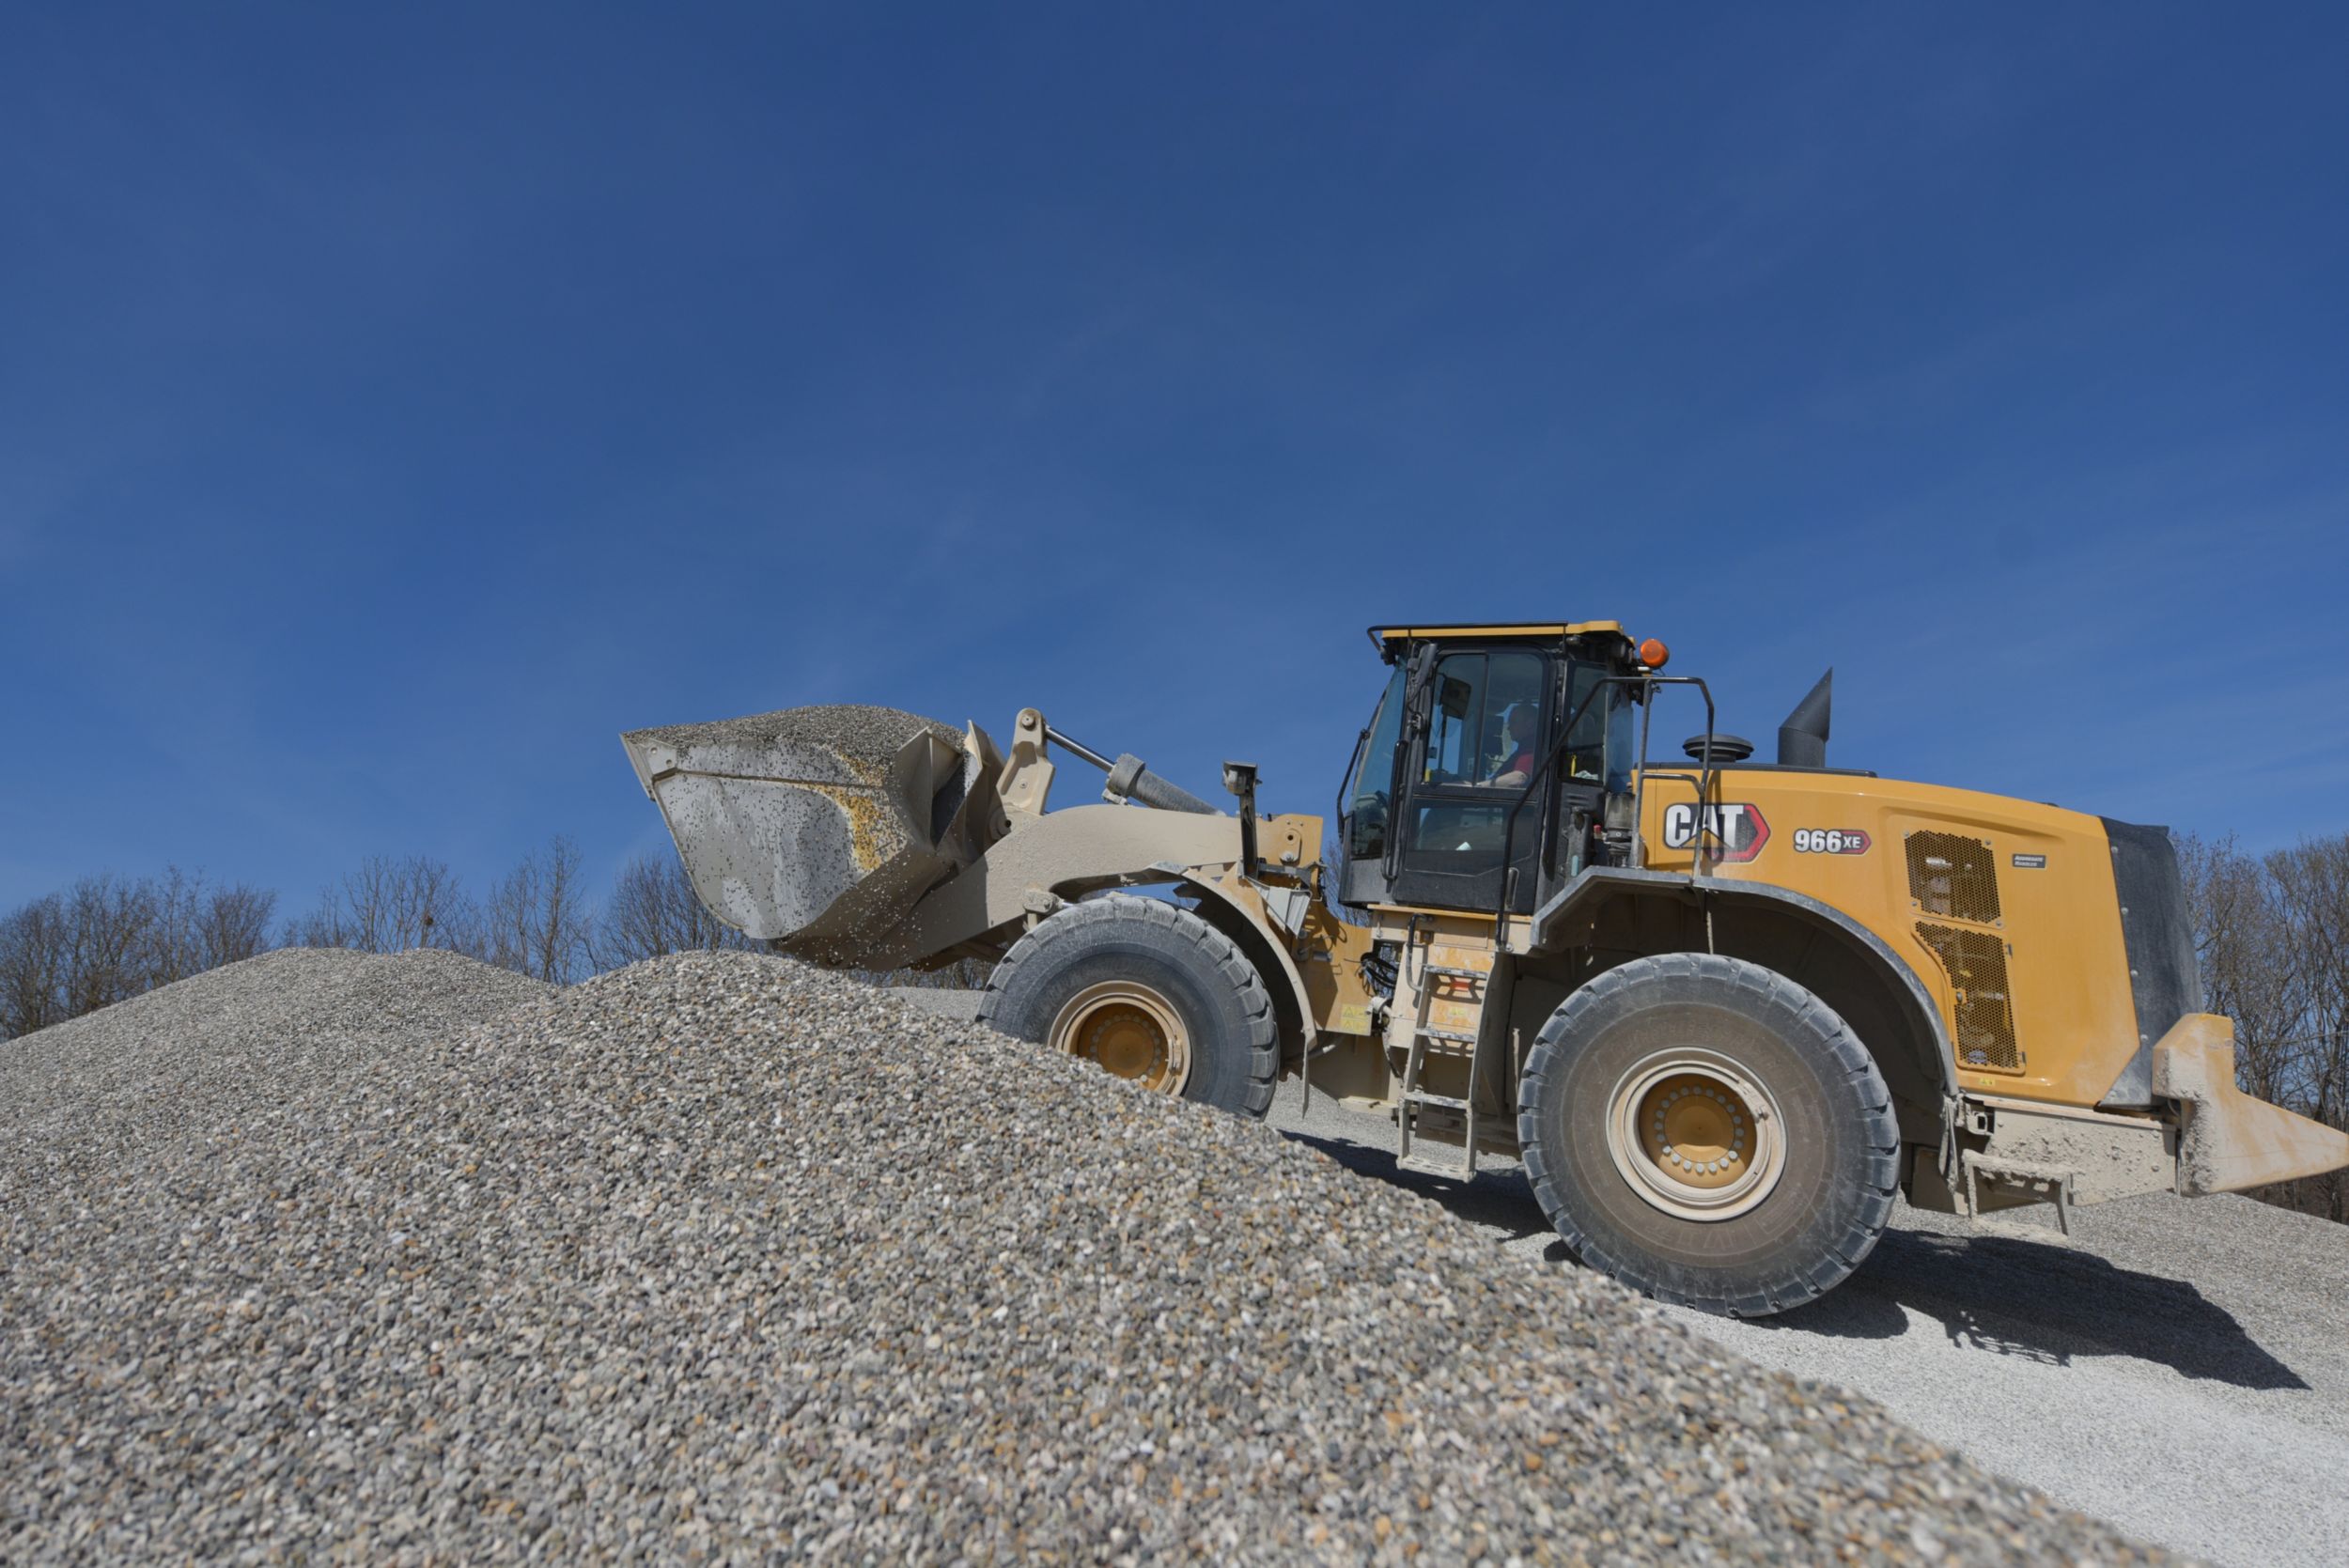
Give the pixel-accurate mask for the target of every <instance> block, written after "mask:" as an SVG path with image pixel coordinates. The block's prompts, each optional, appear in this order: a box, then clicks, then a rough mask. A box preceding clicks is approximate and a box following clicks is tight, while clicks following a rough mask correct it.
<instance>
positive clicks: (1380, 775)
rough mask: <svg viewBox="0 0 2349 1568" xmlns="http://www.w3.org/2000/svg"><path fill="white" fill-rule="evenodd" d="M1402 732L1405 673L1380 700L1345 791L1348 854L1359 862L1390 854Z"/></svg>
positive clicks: (1398, 672) (1398, 671)
mask: <svg viewBox="0 0 2349 1568" xmlns="http://www.w3.org/2000/svg"><path fill="white" fill-rule="evenodd" d="M1402 729H1403V671H1402V670H1401V668H1399V667H1398V668H1397V669H1396V670H1395V672H1394V677H1393V678H1392V680H1390V681H1388V682H1387V690H1386V692H1385V694H1384V695H1383V696H1381V697H1380V698H1379V699H1378V709H1377V712H1376V713H1374V714H1372V715H1371V719H1370V738H1369V739H1367V740H1365V741H1363V742H1362V754H1361V759H1360V760H1359V761H1358V762H1356V764H1355V765H1354V777H1353V778H1352V779H1351V780H1349V781H1348V782H1347V784H1346V853H1347V854H1348V855H1351V856H1353V857H1355V858H1356V859H1358V860H1377V859H1379V858H1381V857H1383V856H1384V855H1385V854H1386V852H1387V786H1388V784H1389V783H1390V781H1392V779H1393V777H1394V742H1395V737H1396V736H1398V735H1400V734H1401V733H1402Z"/></svg>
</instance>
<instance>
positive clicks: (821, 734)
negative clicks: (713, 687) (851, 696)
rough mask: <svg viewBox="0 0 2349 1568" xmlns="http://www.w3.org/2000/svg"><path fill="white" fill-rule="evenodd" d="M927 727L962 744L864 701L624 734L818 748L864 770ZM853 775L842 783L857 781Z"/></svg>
mask: <svg viewBox="0 0 2349 1568" xmlns="http://www.w3.org/2000/svg"><path fill="white" fill-rule="evenodd" d="M925 730H927V731H928V732H929V733H930V734H932V735H934V736H937V737H939V738H940V739H941V740H943V741H945V742H946V744H948V745H949V746H954V747H957V748H958V747H960V746H961V744H962V732H961V731H960V730H957V729H955V728H953V727H951V726H949V725H946V724H941V723H940V722H938V721H937V720H935V719H925V718H923V717H922V716H921V715H920V714H918V713H908V712H905V711H904V710H903V709H901V708H894V707H876V706H871V705H870V704H865V703H832V704H827V705H818V706H814V707H786V708H782V709H779V710H778V711H776V712H773V713H753V714H748V715H746V716H744V717H742V718H739V719H716V720H711V721H709V722H706V723H698V724H665V725H662V726H661V727H659V728H657V729H644V730H630V731H629V732H628V733H627V734H626V735H624V736H622V737H621V738H622V739H624V740H628V741H646V742H650V743H652V744H655V745H661V746H668V747H672V748H674V749H675V750H677V751H678V752H685V751H689V750H691V749H692V748H694V747H701V746H713V747H714V746H723V747H730V748H739V749H741V750H744V751H749V752H762V751H767V750H770V749H773V748H777V747H787V748H789V749H790V750H791V753H792V754H794V755H801V754H803V753H805V752H806V749H807V748H810V747H814V748H819V749H826V750H831V751H834V752H838V753H841V754H842V755H844V756H846V757H849V758H853V759H854V760H855V761H856V762H857V763H859V764H861V765H862V767H863V768H864V769H865V770H866V772H865V774H864V775H862V776H869V774H870V772H871V771H874V770H878V769H880V768H886V767H887V766H888V764H889V760H890V759H891V758H892V757H894V756H895V755H896V754H897V753H898V751H899V750H900V749H902V748H903V747H904V745H905V743H906V742H907V741H909V740H910V739H912V738H913V737H915V736H917V735H919V734H921V733H922V732H923V731H925ZM860 776H861V775H859V774H855V773H851V774H848V775H846V776H844V777H843V778H842V779H841V781H840V782H842V783H856V782H859V778H860Z"/></svg>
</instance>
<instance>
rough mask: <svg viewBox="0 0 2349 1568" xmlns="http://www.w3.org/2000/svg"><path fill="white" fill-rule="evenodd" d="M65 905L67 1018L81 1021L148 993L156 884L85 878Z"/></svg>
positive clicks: (112, 877)
mask: <svg viewBox="0 0 2349 1568" xmlns="http://www.w3.org/2000/svg"><path fill="white" fill-rule="evenodd" d="M65 902H66V921H67V932H68V935H69V938H70V941H69V945H68V947H67V962H66V973H65V1004H66V1016H67V1017H76V1018H78V1017H81V1016H82V1015H83V1014H85V1013H94V1012H96V1011H97V1010H98V1009H100V1008H101V1007H106V1006H111V1005H112V1004H113V1003H115V1002H117V1001H122V1000H123V999H124V998H125V997H133V996H136V995H138V994H139V993H140V992H141V991H143V990H145V989H147V984H146V981H147V948H148V935H149V933H150V931H151V930H152V927H153V924H154V919H155V890H154V886H153V884H151V883H148V882H126V881H123V880H122V879H120V878H119V877H115V876H113V875H111V874H107V875H102V876H98V877H83V878H82V879H81V880H80V881H78V882H76V883H74V884H73V886H72V887H71V888H70V889H69V890H68V891H67V893H66V895H65Z"/></svg>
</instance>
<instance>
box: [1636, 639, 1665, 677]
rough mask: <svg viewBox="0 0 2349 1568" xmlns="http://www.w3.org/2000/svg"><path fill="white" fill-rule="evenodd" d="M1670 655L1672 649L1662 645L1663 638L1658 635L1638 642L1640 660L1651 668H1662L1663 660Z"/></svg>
mask: <svg viewBox="0 0 2349 1568" xmlns="http://www.w3.org/2000/svg"><path fill="white" fill-rule="evenodd" d="M1671 657H1672V649H1670V648H1668V647H1666V646H1665V645H1664V640H1663V639H1662V638H1660V637H1651V638H1649V639H1648V640H1647V641H1646V642H1644V643H1641V644H1640V662H1641V663H1642V664H1644V665H1646V666H1647V667H1648V668H1649V669H1651V670H1660V669H1662V668H1663V667H1664V660H1668V659H1670V658H1671Z"/></svg>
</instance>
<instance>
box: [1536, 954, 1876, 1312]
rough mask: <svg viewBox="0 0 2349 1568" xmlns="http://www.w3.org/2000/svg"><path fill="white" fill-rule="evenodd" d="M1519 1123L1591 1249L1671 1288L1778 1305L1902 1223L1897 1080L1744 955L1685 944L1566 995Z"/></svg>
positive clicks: (1849, 1263)
mask: <svg viewBox="0 0 2349 1568" xmlns="http://www.w3.org/2000/svg"><path fill="white" fill-rule="evenodd" d="M1518 1105H1519V1108H1520V1109H1519V1111H1518V1116H1517V1136H1518V1140H1519V1141H1520V1143H1521V1144H1522V1145H1523V1151H1524V1157H1525V1167H1526V1174H1527V1175H1528V1177H1530V1178H1531V1179H1532V1184H1533V1193H1534V1196H1535V1197H1536V1198H1538V1199H1539V1200H1540V1202H1541V1205H1542V1209H1543V1212H1545V1213H1546V1214H1548V1217H1549V1221H1550V1223H1551V1224H1552V1225H1554V1226H1556V1227H1557V1229H1558V1234H1560V1235H1562V1236H1563V1237H1564V1238H1565V1242H1566V1245H1567V1247H1568V1248H1569V1249H1570V1250H1572V1251H1573V1252H1574V1254H1575V1256H1576V1257H1577V1258H1578V1259H1579V1261H1580V1262H1582V1263H1583V1264H1585V1265H1588V1266H1590V1267H1593V1268H1596V1269H1599V1270H1601V1271H1603V1272H1605V1273H1607V1274H1610V1275H1611V1276H1613V1277H1614V1278H1615V1279H1617V1280H1619V1281H1623V1282H1624V1283H1625V1284H1626V1285H1629V1286H1631V1287H1632V1288H1634V1289H1636V1290H1640V1291H1642V1292H1644V1293H1646V1294H1647V1295H1650V1296H1656V1297H1657V1298H1658V1299H1660V1300H1665V1301H1672V1302H1676V1303H1678V1304H1680V1305H1682V1306H1688V1307H1694V1308H1697V1309H1699V1310H1700V1311H1703V1312H1714V1313H1717V1314H1720V1315H1724V1316H1732V1317H1758V1316H1763V1315H1766V1314H1768V1313H1771V1312H1783V1311H1785V1310H1786V1309H1787V1308H1789V1307H1797V1306H1800V1305H1801V1304H1802V1303H1804V1302H1806V1301H1811V1300H1813V1299H1815V1298H1817V1297H1818V1296H1820V1295H1822V1294H1823V1293H1825V1292H1826V1291H1828V1290H1829V1289H1831V1288H1833V1287H1834V1286H1835V1285H1836V1284H1838V1283H1839V1282H1841V1281H1843V1279H1844V1277H1845V1276H1847V1275H1849V1274H1850V1273H1851V1271H1852V1270H1853V1269H1854V1268H1857V1267H1858V1266H1859V1263H1860V1261H1861V1260H1862V1259H1864V1258H1865V1257H1866V1256H1867V1255H1868V1253H1869V1251H1870V1250H1872V1249H1874V1248H1875V1244H1876V1239H1877V1237H1879V1236H1881V1235H1882V1234H1884V1226H1885V1222H1886V1220H1887V1219H1888V1218H1889V1217H1890V1214H1891V1209H1892V1192H1893V1188H1894V1186H1895V1185H1896V1182H1897V1178H1898V1171H1899V1153H1900V1130H1899V1126H1898V1124H1897V1122H1896V1121H1895V1119H1894V1116H1893V1112H1892V1096H1891V1094H1890V1091H1889V1090H1888V1089H1887V1088H1886V1087H1885V1083H1884V1078H1883V1075H1882V1074H1881V1073H1879V1072H1878V1071H1877V1070H1876V1065H1875V1062H1874V1061H1873V1060H1872V1059H1871V1058H1870V1057H1869V1055H1868V1053H1867V1051H1866V1049H1865V1048H1862V1047H1861V1045H1860V1044H1859V1040H1858V1039H1857V1038H1855V1037H1854V1036H1853V1034H1852V1032H1851V1031H1850V1029H1849V1028H1848V1027H1847V1026H1846V1025H1845V1024H1844V1022H1843V1019H1842V1018H1841V1017H1838V1016H1837V1015H1836V1014H1835V1012H1834V1010H1833V1009H1831V1008H1829V1007H1828V1005H1827V1004H1826V1003H1825V1002H1823V1001H1820V1000H1819V999H1818V998H1817V997H1815V996H1812V994H1811V993H1810V992H1809V991H1806V990H1804V989H1803V988H1802V987H1801V986H1797V985H1795V984H1794V983H1793V982H1791V981H1789V980H1787V979H1785V978H1784V977H1782V976H1781V975H1779V974H1776V973H1774V972H1772V971H1771V970H1766V969H1764V968H1762V967H1761V966H1760V965H1758V964H1750V963H1746V962H1744V961H1743V960H1741V959H1736V958H1724V957H1720V956H1718V955H1712V954H1685V953H1682V954H1665V955H1658V956H1656V957H1651V958H1641V959H1638V960H1636V961H1634V962H1632V963H1628V964H1625V965H1623V966H1622V967H1620V968H1618V969H1613V970H1608V971H1607V972H1606V973H1605V974H1602V975H1600V976H1599V977H1598V978H1597V979H1595V980H1594V981H1592V982H1591V983H1590V984H1589V985H1587V986H1583V987H1582V988H1581V989H1580V990H1579V991H1576V992H1575V993H1574V994H1573V995H1571V996H1569V997H1568V998H1566V1000H1565V1001H1563V1002H1562V1003H1560V1004H1559V1007H1558V1010H1557V1011H1556V1012H1554V1013H1552V1014H1551V1015H1550V1017H1549V1021H1548V1023H1547V1024H1545V1025H1544V1026H1543V1027H1542V1031H1541V1033H1540V1035H1539V1036H1538V1037H1537V1038H1536V1040H1535V1041H1534V1045H1533V1050H1532V1055H1531V1056H1530V1057H1529V1058H1528V1059H1527V1062H1526V1067H1525V1076H1524V1079H1523V1082H1522V1084H1521V1086H1520V1089H1519V1094H1518Z"/></svg>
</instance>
